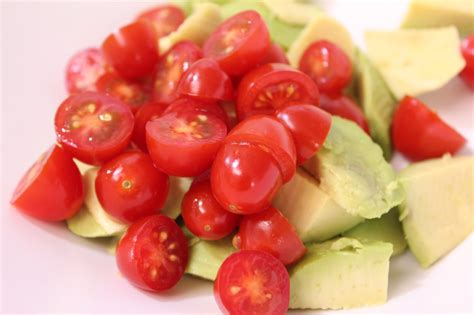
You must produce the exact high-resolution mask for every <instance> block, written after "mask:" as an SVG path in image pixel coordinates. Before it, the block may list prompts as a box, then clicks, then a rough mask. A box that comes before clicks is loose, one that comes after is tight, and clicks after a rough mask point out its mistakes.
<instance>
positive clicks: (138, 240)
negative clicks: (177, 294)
mask: <svg viewBox="0 0 474 315" xmlns="http://www.w3.org/2000/svg"><path fill="white" fill-rule="evenodd" d="M115 259H116V262H117V266H118V269H119V270H120V272H121V273H122V275H123V276H124V277H125V278H126V279H127V280H128V281H129V282H130V283H131V284H133V285H134V286H136V287H138V288H140V289H143V290H147V291H155V292H160V291H164V290H168V289H170V288H171V287H173V286H174V285H175V284H176V283H178V281H179V280H180V279H181V278H182V277H183V274H184V270H185V268H186V265H187V263H188V241H187V240H186V236H184V234H183V232H182V231H181V229H180V228H179V226H178V225H177V224H176V222H174V221H173V220H172V219H170V218H168V217H166V216H164V215H152V216H149V217H146V218H143V219H140V220H138V221H136V222H135V223H133V224H132V225H131V226H130V227H129V228H128V230H127V232H126V233H125V235H124V236H123V237H122V239H121V240H120V242H119V244H118V246H117V252H116V255H115Z"/></svg>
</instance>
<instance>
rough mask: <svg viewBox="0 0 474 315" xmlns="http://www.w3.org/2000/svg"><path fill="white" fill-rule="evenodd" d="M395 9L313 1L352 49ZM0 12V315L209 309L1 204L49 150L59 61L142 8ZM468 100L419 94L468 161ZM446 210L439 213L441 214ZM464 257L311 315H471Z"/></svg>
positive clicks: (182, 289)
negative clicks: (146, 282) (365, 298)
mask: <svg viewBox="0 0 474 315" xmlns="http://www.w3.org/2000/svg"><path fill="white" fill-rule="evenodd" d="M405 2H406V1H387V0H384V1H377V0H373V1H360V0H359V1H351V0H348V1H325V2H324V3H323V5H324V6H325V7H326V8H327V9H328V10H329V11H330V12H331V14H333V15H334V16H335V17H337V18H339V19H340V20H341V21H343V23H344V24H345V25H347V26H348V28H349V29H350V31H351V33H352V34H353V36H354V38H355V40H356V42H357V43H358V44H360V45H362V34H363V30H364V29H367V28H376V29H380V28H394V27H396V26H397V24H398V23H399V21H400V18H401V16H402V14H403V12H404V9H405V7H406V3H405ZM154 3H156V1H155V2H154ZM151 4H153V2H151ZM1 5H2V17H1V22H2V28H3V30H2V35H1V40H2V48H1V53H2V65H1V79H2V84H1V89H2V90H0V92H1V93H0V94H1V97H2V117H1V118H2V119H1V132H2V138H1V156H0V158H1V160H0V162H2V164H1V165H2V170H1V171H2V173H1V175H2V181H1V186H2V187H1V193H2V197H3V199H2V200H1V219H0V221H1V233H0V234H1V238H2V240H1V245H2V246H1V259H0V263H1V275H0V279H1V280H0V281H1V289H2V293H1V298H2V300H1V301H0V303H1V307H0V312H1V313H16V312H29V313H31V312H42V313H51V312H84V313H104V312H113V313H119V312H124V313H129V312H135V313H140V312H147V313H169V314H178V313H192V314H205V313H207V314H214V313H218V309H217V307H216V305H215V303H214V299H213V297H212V289H211V284H210V283H206V282H204V281H199V280H195V279H191V278H186V279H184V280H183V281H181V282H180V283H179V285H178V286H177V287H176V288H175V289H173V290H172V291H170V292H168V293H165V294H162V295H153V294H149V293H144V292H142V291H139V290H137V289H135V288H133V287H132V286H131V285H129V284H128V283H127V282H126V281H125V280H124V279H123V278H121V276H120V275H119V273H118V271H117V269H116V267H115V262H114V258H113V257H112V256H109V255H108V254H106V253H105V252H104V251H103V250H102V249H101V248H100V247H99V246H98V245H95V244H93V243H91V242H89V241H87V240H84V239H80V238H78V237H75V236H73V235H72V234H70V233H69V232H68V231H67V229H66V228H65V226H64V225H63V224H57V225H52V224H45V223H42V222H38V221H35V220H32V219H30V218H27V217H25V216H23V215H21V214H19V213H18V212H16V211H15V210H13V209H12V208H11V207H10V206H9V205H8V203H7V201H8V199H9V197H10V195H11V192H12V190H13V188H14V185H15V184H16V182H17V181H18V179H19V178H20V176H21V175H22V173H23V172H24V171H25V170H26V169H27V168H28V167H29V165H30V164H32V163H33V161H34V160H35V159H36V157H37V156H39V155H40V153H41V152H42V151H44V150H45V149H46V148H47V147H48V146H49V145H51V144H52V143H53V142H54V133H53V115H54V112H55V110H56V107H57V106H58V104H59V103H60V102H61V101H62V100H63V98H65V96H66V92H65V89H64V82H63V71H64V66H65V64H66V62H67V60H68V58H69V57H70V56H71V55H72V54H73V53H74V52H76V51H77V50H79V49H81V48H83V47H87V46H96V45H99V44H100V42H101V40H102V39H103V38H104V36H106V35H107V34H108V33H109V32H110V31H111V30H112V29H113V28H115V27H117V26H120V25H122V24H125V23H127V22H128V21H130V20H131V19H132V18H133V17H134V15H135V14H136V13H137V12H138V11H139V10H140V9H142V8H145V7H147V6H149V5H150V3H146V2H136V1H134V2H127V3H125V2H99V3H92V2H87V3H84V2H83V3H78V2H74V3H66V2H55V3H52V2H42V3H38V2H37V3H32V2H29V3H28V2H13V1H11V2H2V4H1ZM473 95H474V94H473V93H470V92H469V90H468V89H467V88H466V87H465V86H464V85H463V84H462V83H461V82H460V81H459V80H457V79H455V80H453V82H451V83H450V84H449V85H448V86H446V87H445V88H443V89H442V90H440V91H437V92H435V93H431V94H430V95H427V96H425V97H423V99H424V100H425V101H427V102H428V103H429V104H430V105H432V106H433V107H434V108H436V110H438V111H439V113H440V114H441V116H442V117H443V118H444V119H445V120H447V121H448V122H450V123H451V124H453V125H455V126H456V127H457V128H458V130H459V131H460V132H461V133H463V134H464V135H465V136H466V137H469V141H470V143H469V147H468V148H466V149H465V150H463V152H462V153H463V154H472V148H473V142H474V136H473V133H474V131H473V125H474V116H473V110H474V96H473ZM395 161H396V163H397V166H400V165H401V164H403V159H402V158H400V157H396V158H395ZM446 212H447V215H449V209H446ZM473 253H474V250H473V237H472V235H471V237H470V238H469V239H468V240H466V241H464V242H463V243H462V244H461V245H460V246H458V247H457V248H456V249H455V250H454V251H453V252H452V253H451V254H450V255H448V256H447V257H446V258H444V259H442V260H441V261H440V262H439V263H437V264H436V265H434V266H433V267H432V268H430V269H429V270H422V269H421V268H420V267H419V266H418V264H417V263H416V261H415V260H414V258H413V256H412V255H411V254H409V253H406V254H405V255H403V256H401V257H397V258H395V259H393V261H392V263H391V269H390V283H389V285H390V286H389V300H388V303H387V304H385V305H382V306H378V307H372V308H365V309H355V310H351V311H335V312H328V311H317V312H314V313H315V314H347V313H407V312H410V313H435V312H437V313H446V312H449V313H461V312H464V313H472V312H473ZM293 314H309V312H294V313H293Z"/></svg>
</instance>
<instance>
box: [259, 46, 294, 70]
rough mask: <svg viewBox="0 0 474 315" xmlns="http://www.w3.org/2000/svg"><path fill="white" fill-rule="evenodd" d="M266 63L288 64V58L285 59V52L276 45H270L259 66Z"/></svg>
mask: <svg viewBox="0 0 474 315" xmlns="http://www.w3.org/2000/svg"><path fill="white" fill-rule="evenodd" d="M267 63H284V64H289V61H288V58H286V54H285V51H284V50H283V48H281V46H280V45H278V44H277V43H272V44H271V45H270V48H269V49H268V52H267V55H266V56H265V58H263V60H261V61H260V63H259V64H260V65H264V64H267Z"/></svg>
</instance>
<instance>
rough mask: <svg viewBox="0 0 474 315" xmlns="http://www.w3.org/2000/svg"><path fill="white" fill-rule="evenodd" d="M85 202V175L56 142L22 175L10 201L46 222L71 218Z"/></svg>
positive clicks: (21, 209)
mask: <svg viewBox="0 0 474 315" xmlns="http://www.w3.org/2000/svg"><path fill="white" fill-rule="evenodd" d="M83 201H84V187H83V184H82V177H81V174H80V172H79V169H78V168H77V166H76V164H75V163H74V161H73V160H72V157H71V155H70V154H69V153H67V152H66V151H64V150H63V149H62V148H61V147H59V146H57V145H54V146H52V147H51V148H50V149H49V150H48V151H46V152H45V153H43V155H42V156H41V157H40V158H39V159H38V160H37V161H36V162H35V164H33V166H31V167H30V169H29V170H28V171H27V172H26V173H25V175H23V178H22V179H21V180H20V182H19V183H18V185H17V187H16V189H15V192H14V193H13V196H12V199H11V201H10V203H11V204H12V205H13V206H15V207H16V208H17V209H19V210H20V211H22V212H23V213H25V214H27V215H29V216H32V217H34V218H36V219H40V220H44V221H62V220H66V219H69V218H70V217H72V216H73V215H74V214H76V212H77V211H78V210H79V209H80V208H81V206H82V202H83Z"/></svg>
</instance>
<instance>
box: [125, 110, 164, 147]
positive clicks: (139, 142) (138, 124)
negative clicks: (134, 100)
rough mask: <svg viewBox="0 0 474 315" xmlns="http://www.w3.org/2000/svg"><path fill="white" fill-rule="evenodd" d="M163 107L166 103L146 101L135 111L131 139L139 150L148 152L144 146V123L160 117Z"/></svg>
mask: <svg viewBox="0 0 474 315" xmlns="http://www.w3.org/2000/svg"><path fill="white" fill-rule="evenodd" d="M165 109H166V104H163V103H148V104H145V105H143V106H141V107H140V108H139V109H138V111H137V112H136V113H135V125H134V127H133V134H132V141H133V143H134V144H136V146H137V147H138V148H139V149H140V150H142V151H144V152H148V148H147V147H146V124H147V123H148V122H149V121H150V120H154V119H156V118H158V117H160V116H161V114H162V113H163V111H164V110H165Z"/></svg>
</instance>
